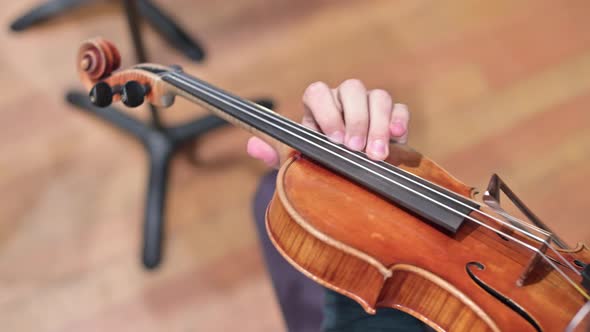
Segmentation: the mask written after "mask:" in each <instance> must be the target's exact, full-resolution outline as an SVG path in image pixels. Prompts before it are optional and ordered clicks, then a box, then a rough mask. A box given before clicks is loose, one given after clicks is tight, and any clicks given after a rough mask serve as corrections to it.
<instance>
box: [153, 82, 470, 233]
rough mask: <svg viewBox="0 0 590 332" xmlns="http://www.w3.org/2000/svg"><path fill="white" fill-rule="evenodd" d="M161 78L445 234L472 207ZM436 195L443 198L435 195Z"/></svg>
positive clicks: (296, 129)
mask: <svg viewBox="0 0 590 332" xmlns="http://www.w3.org/2000/svg"><path fill="white" fill-rule="evenodd" d="M162 80H163V81H164V82H167V83H168V84H170V85H172V86H174V87H175V88H176V89H178V90H179V91H177V93H178V94H179V95H182V96H184V97H186V98H187V99H189V100H192V101H194V102H196V103H198V104H200V105H202V106H204V107H206V108H207V109H209V110H211V111H212V112H214V113H215V114H216V115H218V116H220V117H222V118H223V119H225V120H227V121H229V122H231V123H234V124H236V125H238V126H240V127H243V128H245V129H247V130H249V131H250V132H252V133H254V134H258V133H263V134H265V135H268V136H270V137H272V138H274V139H276V140H278V141H280V142H282V143H284V144H286V145H288V146H290V147H292V148H293V149H295V150H297V151H299V152H301V153H302V154H303V155H304V156H305V157H307V158H309V159H312V160H314V161H315V162H317V163H319V164H321V165H323V166H324V167H326V168H329V169H331V170H332V171H334V172H336V173H339V174H340V175H342V176H344V177H346V178H348V179H350V180H352V181H354V182H356V183H358V184H360V185H362V186H363V187H365V188H367V189H370V190H372V191H374V192H376V193H378V194H380V195H381V196H383V197H384V198H386V199H388V200H390V201H392V202H394V203H397V204H399V205H401V206H402V207H404V208H407V209H408V210H410V211H412V212H414V213H416V214H418V215H420V216H422V217H424V218H425V219H426V220H429V221H430V222H432V223H433V224H435V225H437V226H439V227H441V228H443V229H445V230H446V231H449V232H451V233H455V232H457V230H458V229H459V226H460V225H461V224H462V222H463V221H464V218H463V217H462V216H461V214H457V213H456V211H460V212H461V213H463V214H464V215H467V214H469V213H470V212H471V210H472V209H473V208H477V205H476V204H475V203H473V202H472V201H470V200H468V199H466V198H464V197H462V196H459V195H457V194H455V193H453V192H451V191H448V190H446V189H444V188H441V187H438V186H435V185H433V184H432V183H429V182H427V181H425V180H423V179H421V178H420V177H417V176H415V175H413V174H411V173H408V172H405V171H403V170H401V169H399V168H397V167H395V166H392V165H390V164H388V163H385V162H375V161H373V160H370V159H369V158H367V156H366V155H365V154H363V153H360V152H355V151H350V150H348V149H347V148H346V147H344V146H343V145H339V144H335V143H333V142H330V141H329V140H328V138H327V137H326V136H325V135H323V134H320V133H318V132H315V131H313V130H310V129H309V128H306V127H304V126H302V125H301V124H298V123H296V122H294V121H292V120H289V119H287V118H285V117H282V116H280V115H279V114H277V113H275V112H272V111H271V110H269V109H266V108H264V107H262V106H260V105H257V104H255V103H252V102H250V101H248V100H245V99H243V98H240V97H237V96H235V95H232V94H230V93H229V92H226V91H223V90H221V89H219V88H217V87H214V86H212V85H210V84H209V83H206V82H204V81H202V80H200V79H198V78H196V77H193V76H190V75H188V74H185V73H182V72H169V73H166V74H164V75H163V76H162ZM441 192H442V193H443V195H440V193H441ZM441 197H442V198H441ZM444 197H447V198H444ZM453 210H455V211H453Z"/></svg>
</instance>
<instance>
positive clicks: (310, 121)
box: [301, 112, 320, 131]
mask: <svg viewBox="0 0 590 332" xmlns="http://www.w3.org/2000/svg"><path fill="white" fill-rule="evenodd" d="M301 124H302V125H304V126H306V127H307V128H309V129H312V130H315V131H319V130H320V128H319V127H318V124H317V122H315V120H314V118H313V115H312V114H311V112H305V113H304V114H303V119H301Z"/></svg>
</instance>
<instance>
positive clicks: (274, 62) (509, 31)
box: [0, 0, 590, 331]
mask: <svg viewBox="0 0 590 332" xmlns="http://www.w3.org/2000/svg"><path fill="white" fill-rule="evenodd" d="M38 3H39V1H37V0H35V1H33V0H23V1H4V2H2V7H1V8H2V11H0V22H2V24H3V27H4V28H3V29H2V30H1V31H0V42H1V43H2V50H1V51H0V72H1V73H2V75H0V90H1V91H2V93H1V94H0V116H1V118H0V195H1V196H0V294H1V295H0V321H2V329H3V330H6V331H9V330H11V331H80V330H84V331H92V330H95V331H104V330H112V331H129V330H143V331H161V330H189V331H190V330H196V331H231V330H238V329H239V330H242V331H277V330H281V329H282V322H281V320H280V317H279V313H278V311H277V307H276V304H275V302H274V297H273V294H272V289H271V288H270V286H269V284H268V282H269V281H268V278H267V277H266V274H265V271H264V268H263V264H262V260H261V259H260V256H259V255H260V254H259V252H258V249H257V244H256V243H257V239H256V236H255V234H254V228H253V226H252V220H251V217H250V216H251V214H250V213H249V211H250V208H251V204H250V198H251V196H252V194H253V192H254V189H255V187H256V181H257V179H258V177H259V176H260V175H261V174H262V172H263V171H264V168H263V167H262V166H261V165H259V164H258V163H256V162H252V161H249V160H248V159H247V158H246V157H245V155H244V152H243V151H244V148H243V145H244V142H245V140H246V138H247V135H246V134H245V133H243V132H241V131H239V130H233V129H229V130H223V131H220V132H218V133H214V134H212V135H210V137H208V139H206V140H203V141H201V142H199V143H198V144H197V145H196V152H195V154H196V158H197V159H199V160H204V161H206V162H205V163H203V164H201V165H199V166H198V167H194V166H193V164H192V163H190V162H189V161H188V159H187V158H185V157H184V156H179V157H178V158H176V159H175V160H174V162H173V165H172V169H171V174H172V177H171V186H170V190H169V193H170V196H169V197H170V199H169V201H168V205H167V207H168V210H167V218H168V224H167V236H168V240H167V242H166V249H167V250H166V261H165V264H164V265H163V266H162V269H160V270H159V271H158V272H157V273H153V274H146V273H144V272H143V271H142V270H141V268H140V267H139V263H138V262H139V258H138V247H139V236H140V223H141V218H142V207H143V200H144V197H143V195H144V186H145V178H146V169H145V156H144V154H143V151H142V149H141V147H140V145H138V144H136V143H135V142H134V141H133V140H131V139H129V138H128V137H126V136H124V135H122V134H121V133H119V132H117V131H116V130H114V129H112V128H111V127H109V126H106V125H104V124H102V123H101V122H99V121H97V120H96V119H94V118H91V117H88V116H86V115H85V114H80V113H78V112H76V111H75V110H74V109H72V108H71V107H69V106H67V104H66V103H64V101H63V92H64V91H65V90H66V89H68V88H71V87H80V85H79V82H78V78H77V73H76V71H75V59H76V51H77V49H78V46H79V44H80V42H81V41H83V40H86V39H88V38H91V37H94V36H96V35H102V36H104V37H106V38H108V39H110V40H112V41H113V42H114V43H115V44H116V45H119V47H121V56H122V63H123V65H124V66H126V65H130V64H132V63H133V61H132V59H133V52H132V50H131V48H130V39H129V37H128V34H127V32H126V24H125V22H124V20H123V16H122V14H121V13H120V10H119V8H118V6H117V4H116V2H108V3H107V4H100V5H96V6H89V7H88V8H87V9H82V10H80V11H75V12H73V13H72V15H68V16H64V17H61V18H59V19H57V20H55V21H52V22H48V23H47V24H44V25H42V26H40V27H38V28H34V29H32V30H30V31H28V32H25V33H23V34H12V33H9V32H8V30H7V28H6V26H7V25H8V23H9V21H10V20H12V19H13V18H14V17H16V16H17V15H19V14H21V13H22V12H24V11H25V10H26V9H28V8H30V7H31V6H33V5H36V4H38ZM158 3H159V4H161V5H163V6H164V7H165V8H166V9H167V11H168V12H169V13H170V14H172V15H174V16H175V17H176V18H178V19H179V21H180V22H181V23H183V25H184V26H186V27H187V29H188V30H189V32H190V33H192V34H194V35H195V36H196V37H198V38H199V39H200V40H202V41H203V42H204V43H205V46H206V48H207V50H208V55H209V57H208V58H207V60H206V62H205V63H204V64H191V63H188V62H187V61H186V60H185V59H184V58H183V57H182V56H180V55H179V54H178V53H176V52H174V51H173V50H171V49H170V48H169V47H168V46H167V45H166V44H165V43H164V42H162V41H161V40H160V39H159V37H157V36H156V35H155V34H154V33H153V32H152V31H150V30H149V29H147V37H148V38H147V43H146V44H147V46H148V49H149V52H148V55H149V57H150V59H151V60H153V61H154V62H158V63H162V64H172V63H178V64H180V65H182V66H183V67H185V69H186V70H187V71H188V72H191V73H194V74H195V75H197V76H199V77H202V78H204V79H207V80H210V81H212V82H213V83H215V84H217V85H219V86H221V87H224V88H226V89H227V90H229V91H234V92H236V93H238V94H239V95H241V96H247V97H248V96H258V95H268V96H272V97H274V98H275V99H276V100H277V102H278V105H279V110H280V111H281V112H282V113H284V114H287V115H289V116H290V117H292V118H294V119H297V118H299V116H300V114H301V106H300V104H301V102H300V100H301V95H302V92H303V90H304V88H305V87H306V86H307V84H309V83H311V82H313V81H316V80H324V81H326V82H328V83H329V84H331V85H336V84H339V83H340V82H341V81H343V80H344V79H346V78H350V77H358V78H361V79H363V80H364V81H366V82H367V85H368V87H369V88H375V87H381V88H385V89H387V90H389V91H392V93H393V95H394V98H395V99H396V101H400V102H405V103H407V104H409V106H410V108H411V110H412V124H411V130H412V133H411V135H410V142H411V144H412V145H413V146H414V147H415V148H417V149H418V150H419V151H421V152H423V153H424V154H425V155H428V156H430V157H431V158H433V159H434V160H436V161H437V162H438V163H440V164H441V165H442V166H444V167H445V168H446V169H448V170H449V171H450V172H451V174H453V175H455V176H456V177H458V178H459V179H460V180H462V181H463V182H464V183H466V184H467V185H470V186H476V187H478V188H484V187H485V186H486V184H487V180H488V178H489V175H490V174H491V173H492V172H497V173H499V174H500V175H501V176H502V177H503V178H504V179H505V180H506V181H507V182H508V183H509V185H510V186H511V187H512V188H513V189H514V190H515V191H516V192H517V193H518V194H519V195H520V196H521V197H522V198H523V200H524V201H525V202H526V203H527V204H528V205H529V206H530V207H531V208H532V209H533V210H534V211H535V212H536V213H537V214H538V215H539V216H540V217H541V218H542V219H543V220H544V221H545V222H546V223H547V224H549V225H550V226H551V227H553V228H554V229H559V230H560V233H561V234H562V236H563V238H564V239H565V240H566V241H568V243H570V244H574V243H575V242H576V241H578V240H585V241H586V242H589V241H590V227H589V226H588V223H587V222H586V220H585V215H586V213H585V212H586V208H587V206H588V195H587V189H586V187H587V186H588V185H589V184H590V183H589V182H588V179H589V178H590V174H589V170H590V154H589V153H588V151H590V146H589V144H590V137H588V123H590V122H589V120H590V118H588V116H589V114H590V113H589V112H588V105H590V98H589V96H590V46H589V45H590V30H589V29H587V13H588V11H589V10H590V7H589V6H590V5H589V3H588V2H587V1H584V0H574V1H569V2H568V4H567V5H564V3H563V2H562V1H557V0H541V1H533V0H526V1H519V2H515V1H493V2H485V3H484V2H477V3H475V2H470V1H455V2H452V3H449V2H445V3H442V2H441V3H438V2H433V1H388V0H383V1H370V2H369V1H350V0H347V1H338V2H337V3H334V2H332V1H311V0H305V1H288V0H280V1H268V0H246V1H229V0H223V1H205V0H199V1H193V0H170V1H159V2H158ZM128 112H130V113H131V114H133V115H137V116H140V117H145V115H146V113H147V112H145V111H144V110H142V109H138V110H129V111H128ZM200 114H203V113H202V112H201V111H199V110H196V109H195V108H194V106H192V105H190V104H189V103H188V102H183V101H178V102H177V104H176V106H175V107H174V108H173V109H170V110H169V111H168V112H166V113H165V114H164V117H165V119H166V121H167V122H169V123H174V122H179V121H181V120H186V119H190V118H192V117H194V116H197V115H200ZM236 184H237V185H236ZM564 193H567V194H564ZM220 198H223V204H220V201H221V199H220ZM236 257H238V259H236ZM236 261H239V262H246V263H248V264H243V265H242V264H240V265H237V266H236V265H232V264H235V263H236ZM233 268H239V272H238V271H237V270H234V269H233ZM253 302H255V303H256V305H252V303H253ZM228 308H233V309H234V310H233V311H232V312H233V315H232V316H231V317H232V319H226V317H227V312H228ZM259 311H264V312H265V316H263V317H262V318H261V317H260V316H257V314H258V312H259ZM238 314H240V315H239V316H236V315H238Z"/></svg>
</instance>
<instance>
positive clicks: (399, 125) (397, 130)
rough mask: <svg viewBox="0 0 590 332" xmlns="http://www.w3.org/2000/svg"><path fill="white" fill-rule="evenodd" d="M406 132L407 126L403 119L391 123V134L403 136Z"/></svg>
mask: <svg viewBox="0 0 590 332" xmlns="http://www.w3.org/2000/svg"><path fill="white" fill-rule="evenodd" d="M405 133H406V127H405V126H404V124H403V122H402V121H397V120H396V121H394V122H393V123H392V124H391V134H392V135H393V136H397V137H400V136H403V135H404V134H405Z"/></svg>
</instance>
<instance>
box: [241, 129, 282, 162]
mask: <svg viewBox="0 0 590 332" xmlns="http://www.w3.org/2000/svg"><path fill="white" fill-rule="evenodd" d="M246 151H247V152H248V154H249V155H250V156H252V157H254V158H256V159H259V160H262V161H263V162H264V163H265V164H267V165H268V166H270V167H275V168H276V167H278V166H279V153H278V152H277V151H276V150H275V149H274V148H273V147H272V146H271V145H270V144H268V143H266V142H265V141H263V140H262V139H260V138H258V137H256V136H252V137H250V139H249V140H248V144H247V145H246Z"/></svg>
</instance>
